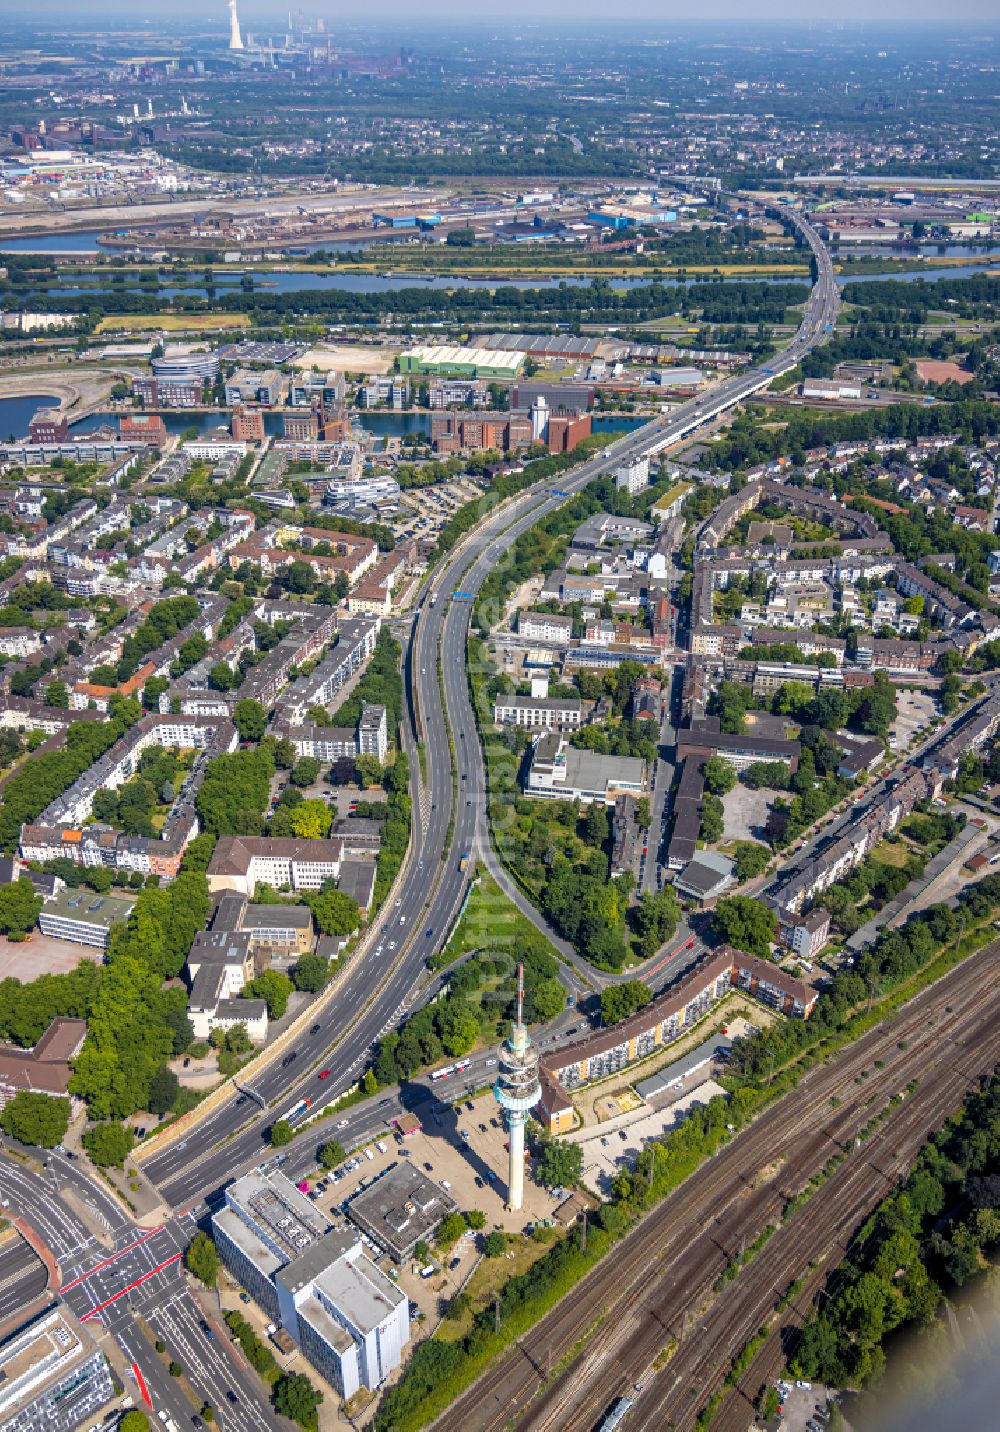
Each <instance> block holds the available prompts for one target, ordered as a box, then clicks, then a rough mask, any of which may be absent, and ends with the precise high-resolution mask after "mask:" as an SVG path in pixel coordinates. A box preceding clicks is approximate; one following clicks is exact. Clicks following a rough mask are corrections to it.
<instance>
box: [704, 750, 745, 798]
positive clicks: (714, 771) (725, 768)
mask: <svg viewBox="0 0 1000 1432" xmlns="http://www.w3.org/2000/svg"><path fill="white" fill-rule="evenodd" d="M736 779H737V777H736V771H735V768H734V767H733V766H731V765H730V763H729V762H728V761H724V760H723V759H722V757H721V756H709V758H708V760H707V761H706V762H705V787H706V789H707V790H710V791H711V792H712V794H713V796H724V795H725V794H726V792H727V791H731V790H732V788H733V786H735V784H736Z"/></svg>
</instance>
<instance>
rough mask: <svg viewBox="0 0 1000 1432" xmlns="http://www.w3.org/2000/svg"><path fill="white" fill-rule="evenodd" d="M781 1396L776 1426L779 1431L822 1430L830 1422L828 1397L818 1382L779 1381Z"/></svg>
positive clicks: (818, 1431)
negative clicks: (779, 1412)
mask: <svg viewBox="0 0 1000 1432" xmlns="http://www.w3.org/2000/svg"><path fill="white" fill-rule="evenodd" d="M777 1389H778V1396H779V1397H781V1398H783V1399H784V1400H783V1402H782V1409H781V1417H780V1421H779V1422H778V1424H777V1425H778V1426H779V1427H780V1428H781V1432H824V1429H825V1428H826V1427H828V1426H829V1424H830V1410H829V1409H830V1398H829V1394H828V1391H827V1389H826V1388H825V1387H823V1386H821V1385H820V1384H819V1383H808V1382H804V1381H799V1382H779V1383H778V1384H777Z"/></svg>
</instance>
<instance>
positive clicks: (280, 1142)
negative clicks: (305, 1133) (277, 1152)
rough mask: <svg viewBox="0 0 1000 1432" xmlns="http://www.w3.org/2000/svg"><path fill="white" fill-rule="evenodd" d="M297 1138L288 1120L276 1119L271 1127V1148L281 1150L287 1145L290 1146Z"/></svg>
mask: <svg viewBox="0 0 1000 1432" xmlns="http://www.w3.org/2000/svg"><path fill="white" fill-rule="evenodd" d="M294 1137H295V1130H294V1129H293V1128H292V1126H291V1124H290V1123H289V1122H288V1120H287V1119H275V1121H274V1123H273V1124H272V1125H271V1147H272V1148H273V1149H280V1148H283V1147H284V1146H285V1144H290V1143H291V1142H292V1140H293V1139H294Z"/></svg>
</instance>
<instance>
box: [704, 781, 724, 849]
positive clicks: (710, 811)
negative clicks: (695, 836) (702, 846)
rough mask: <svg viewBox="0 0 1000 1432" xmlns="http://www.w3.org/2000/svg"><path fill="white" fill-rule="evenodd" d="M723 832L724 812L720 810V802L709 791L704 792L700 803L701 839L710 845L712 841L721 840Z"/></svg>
mask: <svg viewBox="0 0 1000 1432" xmlns="http://www.w3.org/2000/svg"><path fill="white" fill-rule="evenodd" d="M724 830H725V812H724V811H723V808H722V801H721V800H720V799H719V797H718V796H713V795H712V793H711V791H706V792H705V798H704V800H703V801H702V803H701V831H700V832H699V834H700V836H701V839H702V840H704V841H707V842H708V843H709V844H711V843H712V842H713V841H716V840H721V839H722V833H723V831H724Z"/></svg>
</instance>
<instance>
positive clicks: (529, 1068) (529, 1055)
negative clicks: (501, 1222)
mask: <svg viewBox="0 0 1000 1432" xmlns="http://www.w3.org/2000/svg"><path fill="white" fill-rule="evenodd" d="M493 1096H494V1098H495V1099H496V1101H497V1103H498V1104H499V1105H500V1107H501V1109H503V1111H504V1113H505V1114H506V1115H507V1131H508V1134H509V1148H510V1168H509V1172H508V1174H507V1207H508V1208H509V1209H510V1210H511V1212H512V1213H516V1212H517V1211H518V1210H519V1209H520V1207H521V1205H522V1204H523V1203H524V1126H525V1123H526V1122H527V1119H528V1110H529V1109H533V1108H534V1107H535V1105H536V1104H537V1103H538V1101H539V1099H540V1098H541V1097H542V1086H541V1085H540V1084H539V1082H538V1052H537V1050H536V1049H534V1048H533V1046H532V1043H531V1040H530V1039H529V1038H528V1027H527V1025H526V1024H525V1022H524V966H523V965H518V967H517V1018H516V1020H514V1022H513V1023H512V1024H511V1027H510V1035H509V1036H508V1038H507V1039H506V1040H505V1041H504V1043H503V1044H502V1045H501V1046H500V1053H499V1059H498V1072H497V1082H496V1083H495V1084H494V1086H493Z"/></svg>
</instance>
